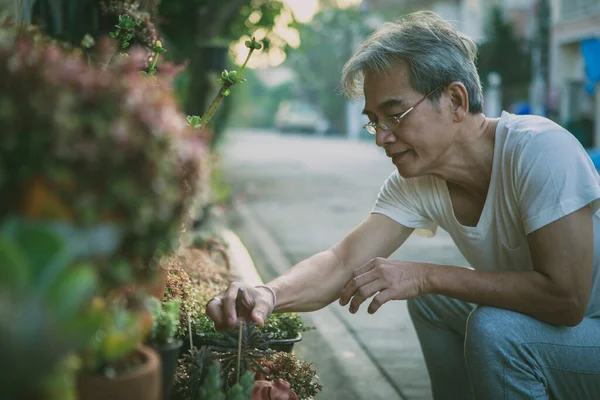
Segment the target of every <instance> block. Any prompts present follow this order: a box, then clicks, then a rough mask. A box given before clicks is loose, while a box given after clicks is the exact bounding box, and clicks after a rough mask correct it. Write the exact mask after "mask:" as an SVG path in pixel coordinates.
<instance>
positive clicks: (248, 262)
mask: <svg viewBox="0 0 600 400" xmlns="http://www.w3.org/2000/svg"><path fill="white" fill-rule="evenodd" d="M220 237H221V238H222V239H223V241H224V242H225V248H226V252H227V255H228V256H229V262H230V265H231V272H232V273H233V274H234V275H235V276H237V277H238V279H240V280H241V281H242V282H244V283H247V284H249V285H252V286H256V285H262V284H263V281H262V278H261V277H260V275H259V274H258V272H257V270H256V266H255V265H254V261H253V260H252V257H251V256H250V253H249V252H248V249H246V246H244V244H243V243H242V241H241V240H240V238H239V236H238V235H236V234H235V233H234V232H233V231H232V230H230V229H225V230H223V232H221V233H220Z"/></svg>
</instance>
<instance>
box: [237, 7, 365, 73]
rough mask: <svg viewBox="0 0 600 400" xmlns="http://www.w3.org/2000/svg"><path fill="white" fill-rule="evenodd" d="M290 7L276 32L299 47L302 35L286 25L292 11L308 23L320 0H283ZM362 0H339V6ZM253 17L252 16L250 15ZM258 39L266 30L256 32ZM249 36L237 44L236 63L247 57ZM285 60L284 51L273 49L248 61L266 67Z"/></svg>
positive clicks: (253, 66) (255, 66)
mask: <svg viewBox="0 0 600 400" xmlns="http://www.w3.org/2000/svg"><path fill="white" fill-rule="evenodd" d="M283 1H284V3H286V4H287V5H288V6H289V8H290V9H291V13H290V12H289V11H288V12H284V13H282V15H281V16H280V17H279V18H278V20H276V22H275V28H274V32H275V33H277V34H278V35H279V36H281V37H282V38H284V39H285V40H286V41H287V42H288V43H289V44H290V46H291V47H298V45H299V44H300V37H299V36H298V31H296V30H295V29H290V28H287V27H286V24H287V23H288V22H289V21H291V20H292V13H293V15H294V17H295V18H296V21H298V22H301V23H308V22H310V21H311V20H312V18H313V16H314V15H315V13H316V12H317V11H318V9H319V0H283ZM361 2H362V0H337V3H338V6H339V7H341V8H345V7H349V6H352V5H355V4H360V3H361ZM250 18H251V17H250ZM255 37H256V39H257V40H261V39H262V37H264V32H261V31H257V32H255ZM248 39H249V38H242V39H241V40H240V41H239V42H238V43H237V44H236V45H235V47H234V48H235V52H236V54H237V57H236V63H237V64H242V63H243V62H244V59H245V57H246V54H247V53H248V52H247V49H246V47H245V46H244V42H245V41H246V40H248ZM284 61H285V54H284V53H283V52H276V51H271V52H270V53H269V54H268V55H267V54H264V53H260V52H257V53H255V54H253V55H252V58H251V59H250V61H249V62H248V68H265V67H274V66H277V65H279V64H281V63H283V62H284Z"/></svg>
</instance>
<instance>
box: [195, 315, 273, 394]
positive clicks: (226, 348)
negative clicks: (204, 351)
mask: <svg viewBox="0 0 600 400" xmlns="http://www.w3.org/2000/svg"><path fill="white" fill-rule="evenodd" d="M241 339H242V342H241V352H240V353H238V345H239V342H238V340H239V327H234V328H231V329H228V330H226V331H224V332H223V334H222V335H221V336H220V337H215V338H208V339H206V340H205V344H206V345H207V346H208V348H209V349H210V351H211V352H212V355H213V357H214V358H216V359H218V360H219V361H220V363H221V367H222V368H223V376H224V377H225V386H226V387H231V386H233V385H234V384H235V380H236V376H237V373H238V370H237V363H238V356H239V357H240V375H241V374H243V373H245V372H246V371H249V370H258V371H261V372H264V371H263V369H262V367H261V366H260V364H259V363H258V360H260V359H261V358H263V357H265V356H266V355H268V354H272V353H274V351H273V350H271V349H270V348H269V345H270V342H271V340H272V339H273V338H272V336H271V335H268V334H265V333H263V332H261V331H260V330H259V329H258V328H257V326H256V324H254V323H245V324H244V325H243V327H242V337H241Z"/></svg>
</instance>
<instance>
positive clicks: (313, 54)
mask: <svg viewBox="0 0 600 400" xmlns="http://www.w3.org/2000/svg"><path fill="white" fill-rule="evenodd" d="M362 19H363V15H362V14H361V13H360V11H359V10H358V8H356V7H352V8H346V9H338V8H329V9H326V10H324V11H321V12H319V13H317V14H316V15H315V16H314V18H313V20H312V21H311V22H310V23H309V24H307V25H303V26H300V28H299V33H300V41H301V44H300V46H299V47H298V49H296V51H294V53H293V54H291V56H290V60H289V63H290V66H291V67H292V68H293V69H294V71H295V72H296V74H297V76H298V84H299V88H300V89H301V91H302V94H303V96H305V97H306V98H307V100H309V101H310V102H311V103H313V104H317V105H318V106H319V107H320V108H321V109H322V110H323V111H324V113H325V115H326V116H327V118H328V119H329V121H330V122H331V123H332V125H333V126H334V127H335V128H336V130H338V131H339V132H345V130H346V118H345V113H346V112H345V110H346V109H345V107H346V100H345V99H344V97H343V96H342V95H341V94H340V93H339V80H340V75H341V72H342V68H343V66H344V63H345V62H346V61H347V60H348V59H349V58H350V57H351V56H352V54H353V53H354V50H355V49H356V46H357V45H358V43H359V41H361V40H362V39H363V38H365V37H366V35H367V34H368V30H367V28H365V26H364V24H363V22H362Z"/></svg>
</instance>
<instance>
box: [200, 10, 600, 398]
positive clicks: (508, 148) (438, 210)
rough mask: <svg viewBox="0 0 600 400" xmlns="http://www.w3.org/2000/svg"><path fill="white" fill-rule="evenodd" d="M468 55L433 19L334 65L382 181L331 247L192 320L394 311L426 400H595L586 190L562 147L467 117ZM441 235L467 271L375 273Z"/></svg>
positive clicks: (581, 163) (583, 164) (589, 197)
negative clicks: (393, 303) (405, 250)
mask: <svg viewBox="0 0 600 400" xmlns="http://www.w3.org/2000/svg"><path fill="white" fill-rule="evenodd" d="M476 52H477V49H476V45H475V44H474V42H473V41H472V40H471V39H469V38H468V37H467V36H465V35H464V34H462V33H461V32H459V31H457V30H456V29H455V28H453V27H452V26H451V25H450V24H448V23H447V22H445V21H444V20H442V19H441V18H439V17H438V16H437V15H435V14H432V13H427V12H421V13H416V14H411V15H408V16H406V17H404V18H402V19H400V20H398V21H397V22H395V23H388V24H384V25H383V26H382V27H381V29H379V30H378V31H377V32H375V33H374V34H372V35H371V36H370V37H369V38H368V39H367V40H366V41H365V42H364V43H363V44H362V45H361V47H360V48H359V49H358V50H357V51H356V53H355V54H354V55H353V56H352V58H351V59H350V60H349V61H348V62H347V63H346V65H345V67H344V70H343V73H342V87H343V88H344V90H345V92H346V94H348V95H355V94H357V92H358V93H360V92H362V94H363V95H364V99H365V107H364V111H363V112H364V114H366V115H367V116H368V118H369V120H370V122H369V123H367V124H366V125H365V129H366V130H367V131H368V132H370V133H372V134H373V135H375V140H376V143H377V145H378V146H381V147H383V148H384V149H385V152H386V154H387V155H388V157H390V161H391V162H392V163H393V164H394V165H395V167H396V170H395V171H394V173H392V174H391V175H390V177H389V178H388V179H387V180H386V181H385V182H384V183H383V186H382V188H381V191H380V193H379V196H378V198H377V201H376V203H375V205H374V208H373V210H372V212H371V214H370V215H368V216H367V217H366V219H365V220H364V221H363V222H362V223H361V224H360V225H358V226H357V227H356V228H355V229H354V230H353V231H352V232H350V233H349V234H348V235H347V236H346V237H344V238H343V239H342V240H341V241H340V242H338V243H337V244H335V245H334V246H333V247H331V248H330V249H328V250H325V251H323V252H321V253H319V254H316V255H314V256H312V257H310V258H308V259H306V260H304V261H302V262H300V263H298V264H297V265H295V266H294V267H293V268H292V269H291V270H290V271H288V272H287V273H285V274H284V275H282V276H280V277H278V278H277V279H274V280H273V281H271V282H269V283H268V284H267V285H265V286H258V287H249V286H245V285H243V284H241V283H238V282H236V283H233V284H232V285H231V286H230V287H229V288H228V289H227V290H226V291H224V292H223V293H222V294H221V295H220V296H219V297H217V298H215V299H214V301H211V302H209V304H208V305H207V312H208V314H209V315H210V317H211V318H212V319H213V320H214V322H215V325H216V327H217V328H218V329H223V328H225V327H226V326H231V325H233V324H235V322H236V320H237V318H238V315H237V314H236V298H237V296H238V293H239V289H240V288H243V289H244V290H243V296H242V298H243V301H242V303H243V306H242V307H241V310H239V311H240V313H241V315H240V316H241V317H245V318H247V319H251V320H253V321H255V322H256V323H258V324H259V325H261V324H262V323H263V322H264V319H265V317H266V316H267V315H268V314H269V313H271V312H284V311H313V310H317V309H320V308H322V307H325V306H326V305H328V304H330V303H332V302H333V301H336V300H339V303H340V304H341V305H342V306H344V305H346V304H349V305H350V306H349V309H350V312H351V313H355V312H356V311H357V310H358V308H359V307H360V306H361V304H362V303H364V302H365V301H367V300H368V299H371V298H372V299H371V301H370V303H369V306H368V311H369V312H370V313H374V312H376V311H377V310H378V309H379V308H380V307H381V306H383V305H384V304H386V303H387V302H389V301H390V300H408V308H409V312H410V315H411V318H412V320H413V323H414V325H415V328H416V331H417V334H418V336H419V340H420V342H421V347H422V350H423V354H424V356H425V360H426V363H427V368H428V371H429V374H430V377H431V383H432V389H433V394H434V397H435V399H457V400H464V399H469V398H475V399H484V400H488V399H547V398H555V399H582V400H584V399H585V400H587V399H600V319H599V318H598V316H599V315H600V287H599V285H600V278H599V275H598V270H599V268H600V252H599V251H595V250H600V216H599V215H598V214H597V213H596V211H597V209H598V207H599V206H600V202H599V199H600V179H599V177H598V174H597V173H596V170H595V168H594V166H593V164H592V162H591V161H590V159H589V158H588V156H587V154H586V153H585V151H584V149H583V148H582V146H581V145H580V144H579V142H577V140H576V139H575V138H574V137H573V135H571V134H570V133H569V132H567V131H566V130H564V129H563V128H561V127H560V126H559V125H557V124H555V123H553V122H552V121H549V120H547V119H545V118H542V117H537V116H515V115H511V114H508V113H503V114H502V116H501V117H500V118H499V119H491V118H487V117H486V116H485V115H484V114H483V113H482V93H481V85H480V81H479V77H478V74H477V71H476V68H475V64H474V61H475V57H476ZM438 226H441V227H442V228H443V229H445V230H446V231H448V232H449V234H450V235H451V236H452V238H453V240H454V241H455V243H456V245H457V246H458V248H459V249H460V251H461V252H462V253H463V255H464V256H465V258H466V259H467V260H468V261H469V263H470V264H471V266H472V267H473V269H467V268H458V267H455V266H451V265H437V264H429V263H421V262H406V261H395V260H388V259H387V257H389V256H390V255H391V254H392V253H393V252H394V251H395V250H396V249H398V248H399V247H400V246H402V244H403V243H404V242H405V240H406V239H407V238H408V236H409V235H410V234H411V233H412V232H413V230H417V231H430V232H432V233H435V230H436V228H437V227H438Z"/></svg>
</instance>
